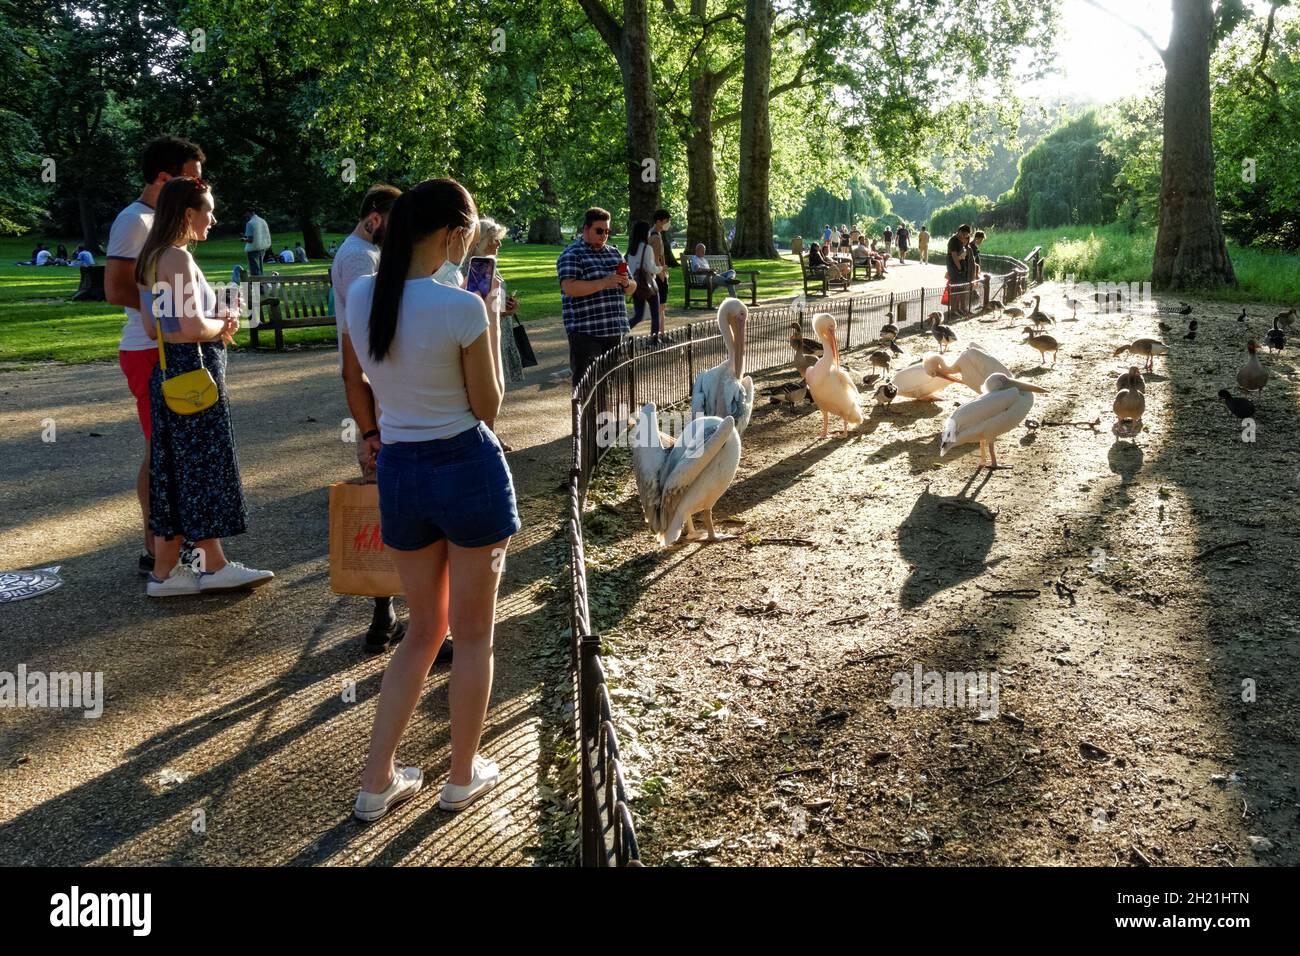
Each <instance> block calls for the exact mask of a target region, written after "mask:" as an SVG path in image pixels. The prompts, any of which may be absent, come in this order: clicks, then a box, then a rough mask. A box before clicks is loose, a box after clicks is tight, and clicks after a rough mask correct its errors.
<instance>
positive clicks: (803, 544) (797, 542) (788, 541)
mask: <svg viewBox="0 0 1300 956" xmlns="http://www.w3.org/2000/svg"><path fill="white" fill-rule="evenodd" d="M765 544H780V545H785V546H787V547H791V548H815V547H817V542H816V541H809V540H808V539H807V538H759V539H758V540H757V541H746V542H745V547H747V548H757V547H761V546H762V545H765Z"/></svg>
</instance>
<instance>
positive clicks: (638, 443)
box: [631, 402, 669, 533]
mask: <svg viewBox="0 0 1300 956" xmlns="http://www.w3.org/2000/svg"><path fill="white" fill-rule="evenodd" d="M631 440H632V471H633V472H634V473H635V474H636V491H637V496H638V497H640V499H641V512H642V513H643V514H644V515H645V520H646V523H647V524H648V525H650V530H651V531H654V532H656V533H657V532H658V531H659V530H660V529H659V525H660V517H659V516H660V514H661V510H660V507H659V503H660V500H661V499H662V497H663V480H662V473H663V466H664V464H665V463H666V462H667V460H668V454H669V452H668V449H666V448H664V444H663V437H662V436H661V435H660V434H659V409H658V408H656V407H655V403H654V402H647V403H646V404H645V405H643V406H642V407H641V413H640V415H638V416H637V423H636V428H635V429H634V430H633V432H632V436H631Z"/></svg>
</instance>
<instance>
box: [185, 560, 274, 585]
mask: <svg viewBox="0 0 1300 956" xmlns="http://www.w3.org/2000/svg"><path fill="white" fill-rule="evenodd" d="M273 577H275V574H274V573H273V572H271V571H259V570H257V569H256V568H249V567H245V566H244V565H242V564H240V563H239V562H238V561H227V562H226V566H225V567H224V568H222V569H221V570H220V571H212V572H210V573H205V574H203V575H202V576H201V577H200V578H199V590H200V591H235V590H238V589H239V588H256V587H261V586H262V585H263V584H265V583H266V582H267V581H269V580H271V579H272V578H273Z"/></svg>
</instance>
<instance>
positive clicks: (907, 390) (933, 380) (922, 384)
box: [891, 352, 987, 402]
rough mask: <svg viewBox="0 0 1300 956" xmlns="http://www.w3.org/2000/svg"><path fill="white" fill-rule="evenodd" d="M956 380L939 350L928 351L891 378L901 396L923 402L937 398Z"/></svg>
mask: <svg viewBox="0 0 1300 956" xmlns="http://www.w3.org/2000/svg"><path fill="white" fill-rule="evenodd" d="M985 377H986V378H987V376H985ZM955 381H957V379H955V378H953V377H952V375H951V374H949V369H948V367H947V366H946V365H944V361H943V356H942V355H940V354H939V353H938V352H927V353H926V354H925V355H923V356H922V357H921V361H919V362H917V363H916V364H915V365H909V366H908V367H907V368H905V369H902V370H901V371H899V372H897V373H896V374H895V375H894V377H893V379H892V380H891V382H892V384H893V386H894V388H895V389H897V390H898V394H899V395H900V396H901V397H903V398H915V399H918V400H920V401H923V402H933V401H935V400H937V398H938V396H939V393H940V392H942V391H943V390H944V389H945V388H947V387H948V386H949V385H950V384H952V383H953V382H955Z"/></svg>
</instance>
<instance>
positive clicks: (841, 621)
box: [826, 611, 876, 624]
mask: <svg viewBox="0 0 1300 956" xmlns="http://www.w3.org/2000/svg"><path fill="white" fill-rule="evenodd" d="M875 613H876V612H875V611H867V612H865V613H863V614H854V615H852V616H850V617H837V618H836V619H835V620H833V621H827V622H826V623H827V624H852V623H853V622H854V621H862V620H865V619H866V618H869V617H871V615H873V614H875Z"/></svg>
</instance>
